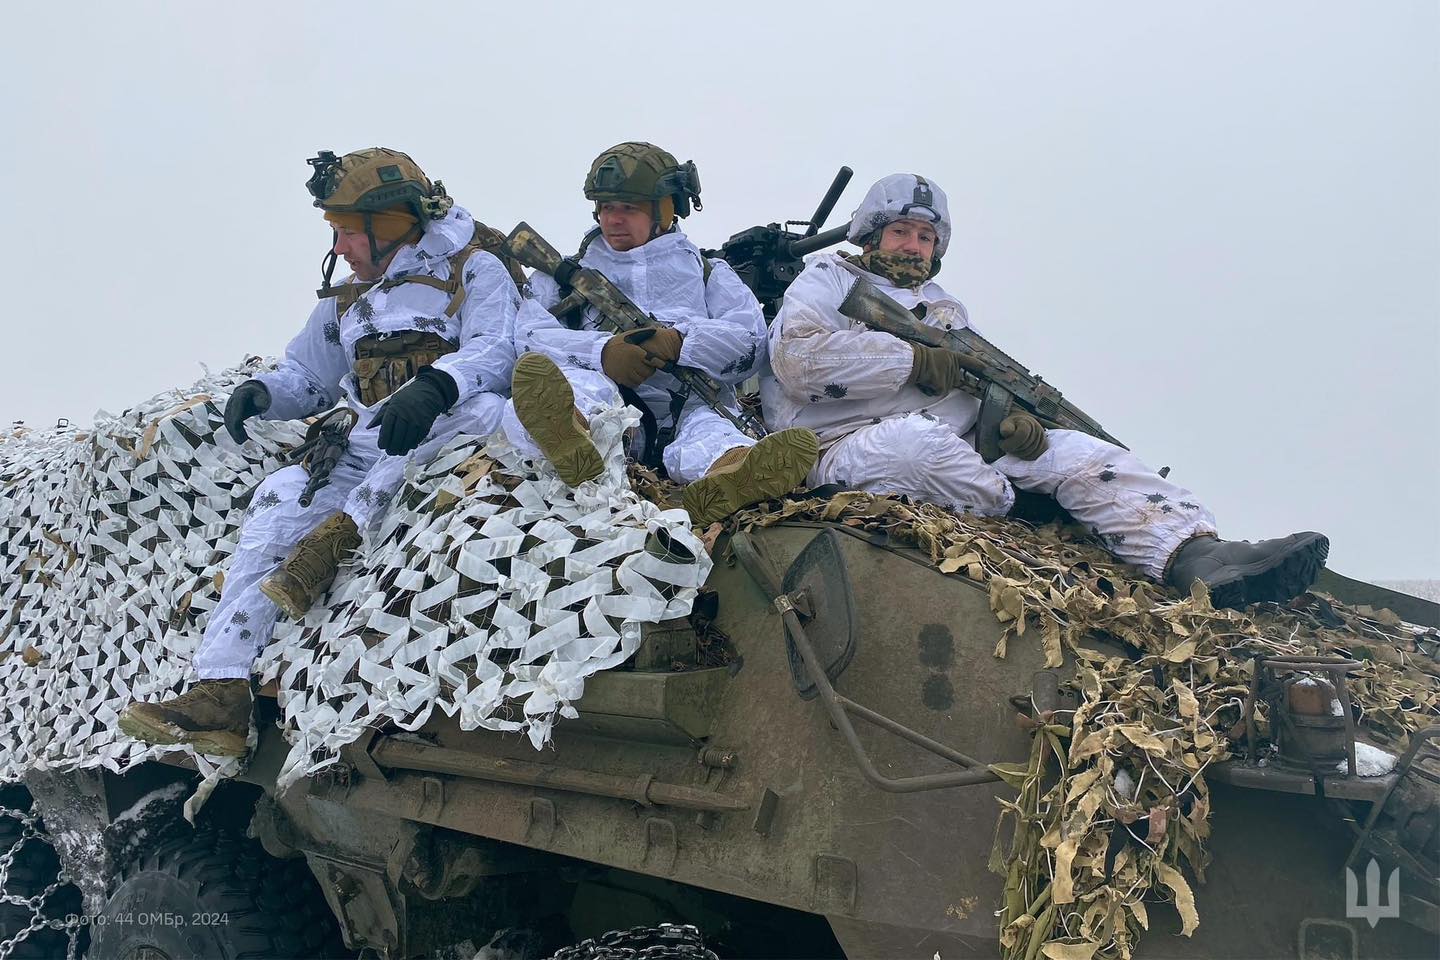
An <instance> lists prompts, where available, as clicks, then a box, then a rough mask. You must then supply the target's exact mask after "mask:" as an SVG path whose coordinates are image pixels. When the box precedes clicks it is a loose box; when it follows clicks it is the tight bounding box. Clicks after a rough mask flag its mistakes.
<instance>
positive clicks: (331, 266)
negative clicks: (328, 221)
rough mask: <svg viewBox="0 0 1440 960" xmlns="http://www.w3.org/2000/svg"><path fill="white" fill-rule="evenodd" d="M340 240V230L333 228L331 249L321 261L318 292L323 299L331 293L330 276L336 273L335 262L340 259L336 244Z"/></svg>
mask: <svg viewBox="0 0 1440 960" xmlns="http://www.w3.org/2000/svg"><path fill="white" fill-rule="evenodd" d="M339 240H340V232H339V231H338V230H331V231H330V250H329V252H328V253H326V254H325V259H324V260H322V261H321V262H320V276H321V280H320V289H319V291H318V293H319V294H320V299H321V300H324V299H325V298H326V297H328V296H329V295H330V278H331V277H332V276H334V274H335V262H336V261H337V260H339V259H340V257H339V255H338V254H336V253H335V244H336V243H338V242H339Z"/></svg>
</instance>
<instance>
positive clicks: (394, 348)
mask: <svg viewBox="0 0 1440 960" xmlns="http://www.w3.org/2000/svg"><path fill="white" fill-rule="evenodd" d="M482 250H483V251H485V252H486V253H489V254H491V255H493V256H494V257H495V258H496V259H498V260H499V261H500V262H501V263H502V264H504V265H505V270H506V272H507V273H509V275H510V279H511V281H512V282H513V283H514V284H515V285H516V286H517V287H519V286H520V285H521V284H523V283H524V282H525V273H524V271H523V270H522V269H521V268H520V265H519V264H518V263H516V262H515V261H514V260H512V259H511V258H510V256H509V255H508V253H507V252H506V251H505V236H504V234H502V233H500V232H499V231H498V230H495V229H493V228H491V227H487V226H486V225H485V224H483V223H481V222H480V221H478V220H477V221H475V232H474V233H473V234H472V235H471V237H470V242H469V243H467V244H466V245H465V246H463V247H461V248H460V249H459V250H457V251H456V252H455V253H454V254H452V255H451V256H450V257H449V259H448V263H449V264H450V279H448V280H441V279H439V278H438V277H432V276H429V275H428V274H423V273H420V274H410V275H407V276H403V277H388V278H386V279H383V280H369V281H359V282H354V283H342V284H339V285H336V286H329V285H327V286H324V287H321V288H320V289H319V290H318V291H316V293H317V295H318V296H319V298H320V299H321V300H327V299H331V298H333V299H334V300H335V316H336V317H337V318H338V317H343V316H344V315H345V313H346V311H348V310H349V309H350V308H351V307H353V306H354V305H355V302H356V301H357V300H359V299H360V298H361V297H362V296H364V295H365V294H366V293H369V292H370V291H371V290H379V291H381V292H382V293H384V292H388V291H390V290H393V289H395V288H396V287H398V286H401V285H403V284H407V283H419V284H423V285H425V286H427V287H434V288H435V289H436V290H440V291H442V292H444V293H446V294H448V295H449V296H450V302H449V303H447V304H446V305H445V316H447V317H452V318H453V317H454V316H455V315H456V314H457V313H459V312H460V308H461V307H462V306H463V305H464V304H465V297H466V290H465V282H464V268H465V261H467V260H469V259H470V257H472V256H473V255H474V254H475V253H477V252H479V251H482ZM459 348H460V345H459V344H458V343H455V342H453V341H450V340H447V339H445V338H444V337H442V336H440V335H439V334H435V333H429V332H426V331H421V330H404V331H400V332H397V333H391V334H387V335H384V336H369V337H363V338H361V339H360V340H358V341H357V342H356V343H355V357H354V359H353V361H352V367H353V369H354V373H355V382H356V386H357V388H358V390H359V393H360V402H361V403H363V404H365V405H366V406H373V405H374V404H377V403H379V402H380V401H381V400H384V399H385V398H386V397H388V396H390V395H391V394H392V393H394V392H395V391H396V390H399V389H400V388H401V387H402V386H404V385H405V384H406V383H408V382H409V381H410V379H411V378H412V377H414V376H415V374H416V373H417V372H418V371H419V370H420V368H422V367H426V366H429V365H430V364H432V363H434V362H435V361H436V360H438V359H439V358H440V357H443V356H444V355H445V354H447V353H454V352H455V351H456V350H458V349H459Z"/></svg>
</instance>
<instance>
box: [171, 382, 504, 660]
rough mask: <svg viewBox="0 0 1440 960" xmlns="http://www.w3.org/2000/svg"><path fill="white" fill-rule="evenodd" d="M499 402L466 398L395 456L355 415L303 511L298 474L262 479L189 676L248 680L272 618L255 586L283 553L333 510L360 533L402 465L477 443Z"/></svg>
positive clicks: (274, 613)
mask: <svg viewBox="0 0 1440 960" xmlns="http://www.w3.org/2000/svg"><path fill="white" fill-rule="evenodd" d="M504 403H505V400H504V398H503V397H501V396H499V395H498V394H494V393H485V392H481V393H476V394H474V395H473V396H471V397H470V398H469V399H468V400H466V401H465V402H464V403H461V404H460V405H459V406H457V407H455V408H454V409H453V410H451V411H450V412H449V413H446V414H442V415H441V416H440V418H439V419H438V420H436V421H435V425H434V426H433V427H432V428H431V429H430V435H429V436H428V437H426V438H425V441H424V442H423V443H421V444H420V446H418V447H416V448H415V449H414V450H412V451H411V452H410V453H408V454H406V455H405V456H401V457H392V456H389V455H388V454H386V453H383V452H382V451H381V450H380V448H379V447H378V446H376V440H378V439H379V436H380V428H379V427H378V426H377V427H373V428H371V427H368V426H366V424H368V423H369V422H370V420H371V418H373V417H374V416H375V412H376V411H377V410H378V409H380V407H378V406H376V407H370V408H368V409H364V408H357V411H358V412H359V414H360V419H359V421H357V422H356V424H355V429H354V430H353V431H351V433H350V446H349V447H348V448H347V449H346V450H345V453H344V454H343V455H342V456H341V458H340V462H339V463H337V464H336V465H335V470H334V472H333V473H331V474H330V482H329V483H328V484H326V485H325V486H323V487H321V488H320V489H319V490H318V491H317V492H316V493H315V497H314V499H313V500H312V501H311V502H310V506H308V507H302V506H300V494H301V492H302V491H303V490H304V488H305V482H306V480H307V479H308V476H307V474H306V473H305V468H304V467H301V466H298V465H296V466H289V467H284V468H282V469H280V470H277V471H275V472H274V473H272V474H270V476H268V477H266V478H265V479H264V480H262V481H261V482H260V485H259V486H257V487H256V488H255V493H254V495H253V496H252V497H251V498H250V508H249V510H248V511H247V512H246V516H245V521H244V522H243V523H242V524H241V525H240V540H239V543H237V544H236V546H235V553H234V555H232V556H231V558H230V563H229V565H228V566H227V568H226V570H225V583H224V586H223V588H222V590H221V592H220V603H219V605H218V606H216V608H215V609H214V611H212V612H211V614H210V620H209V622H208V623H206V625H205V636H204V638H203V639H202V640H201V641H200V649H199V650H197V651H196V653H195V660H194V667H195V675H196V677H198V678H199V679H201V680H229V679H233V678H244V677H249V676H250V665H251V663H252V662H253V661H254V660H255V657H256V656H257V655H258V654H259V653H260V651H261V650H262V649H263V648H264V646H265V644H267V643H269V642H270V637H271V634H272V633H273V632H274V629H275V621H276V619H277V618H278V617H279V614H280V611H279V608H278V607H276V606H275V603H274V602H273V601H272V600H270V599H269V598H268V597H266V596H265V595H264V594H263V593H261V592H260V584H261V583H262V582H264V580H265V578H266V577H268V576H270V574H272V573H274V572H275V570H276V568H277V567H279V566H280V563H281V562H282V561H283V560H284V559H285V557H286V556H287V555H289V553H290V549H291V548H292V547H294V546H295V544H297V543H299V542H300V540H301V539H302V538H304V536H305V535H306V534H307V533H309V532H310V531H312V530H314V529H315V528H316V527H318V526H320V524H321V522H323V521H324V520H325V518H326V517H329V516H331V515H332V514H334V513H336V512H337V511H341V510H343V511H344V512H345V513H347V514H349V515H350V519H352V520H354V521H355V525H356V526H357V527H359V528H360V530H361V531H364V530H366V529H367V528H369V527H370V526H371V525H372V524H373V523H374V522H375V521H376V520H378V519H379V518H380V517H381V515H383V514H384V512H385V508H386V507H387V506H389V504H390V500H391V498H392V497H394V496H395V491H396V490H398V489H399V488H400V484H401V482H402V481H403V480H404V479H405V467H406V465H407V464H408V463H410V462H411V461H412V460H414V461H418V462H421V463H424V462H425V461H427V460H430V459H431V458H433V457H434V456H435V455H436V454H437V453H439V452H440V449H441V448H442V447H443V446H445V444H447V443H449V442H450V441H451V440H453V439H455V437H457V436H459V435H460V434H471V435H475V436H482V437H483V436H489V435H490V434H492V433H494V432H495V431H496V430H498V429H499V427H500V417H501V413H502V411H503V408H504Z"/></svg>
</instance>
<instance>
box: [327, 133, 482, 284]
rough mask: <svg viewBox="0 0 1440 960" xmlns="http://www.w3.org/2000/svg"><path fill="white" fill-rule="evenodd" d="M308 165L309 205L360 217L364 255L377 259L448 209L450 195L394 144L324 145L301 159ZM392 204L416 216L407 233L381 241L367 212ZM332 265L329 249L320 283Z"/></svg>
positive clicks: (415, 235)
mask: <svg viewBox="0 0 1440 960" xmlns="http://www.w3.org/2000/svg"><path fill="white" fill-rule="evenodd" d="M305 162H306V163H308V164H310V166H311V167H313V168H314V170H315V172H314V173H313V174H311V176H310V179H309V180H308V181H306V183H305V188H306V189H307V190H309V191H310V195H311V196H312V197H314V198H315V206H317V207H319V208H320V209H321V210H324V211H326V212H327V213H355V214H360V215H361V216H362V217H363V218H364V224H365V235H366V236H367V237H369V238H370V256H371V258H372V259H373V260H374V261H375V262H376V263H379V262H380V260H381V259H383V258H384V257H385V256H386V255H388V254H389V253H390V252H391V251H393V250H395V249H396V248H397V247H399V246H401V245H402V244H404V243H409V242H413V241H414V240H415V239H416V238H417V237H418V236H419V234H420V233H423V232H424V229H425V224H426V223H427V222H428V221H430V220H438V219H440V218H441V217H443V216H445V214H446V213H447V212H449V210H450V207H451V206H453V205H454V203H455V201H454V200H451V199H450V197H449V196H448V195H447V194H446V193H445V185H444V184H442V183H441V182H440V181H439V180H436V181H434V182H433V183H432V182H431V181H430V178H429V177H427V176H425V171H423V170H421V169H420V167H419V165H418V164H416V163H415V161H414V160H411V159H410V157H409V156H408V155H406V154H403V153H401V152H400V151H399V150H391V149H389V148H387V147H371V148H370V149H368V150H356V151H355V152H354V153H347V154H345V156H343V157H337V156H335V154H334V153H333V152H331V151H329V150H321V151H320V153H319V155H318V156H314V157H311V158H310V159H309V160H306V161H305ZM396 207H400V208H403V209H405V210H407V211H409V212H410V213H411V214H412V215H413V216H414V217H415V220H416V221H417V223H416V228H415V231H413V235H408V234H407V235H406V236H402V237H400V238H399V239H398V240H395V241H393V242H391V243H388V244H386V245H385V246H384V247H381V246H380V244H379V243H378V242H377V241H376V239H375V232H374V229H373V227H372V224H371V217H372V216H373V215H374V214H377V213H380V212H381V211H383V210H390V209H394V208H396ZM334 267H335V254H334V251H333V250H332V251H331V253H330V255H329V256H328V257H326V262H325V287H324V289H328V288H329V286H330V274H331V271H332V270H334Z"/></svg>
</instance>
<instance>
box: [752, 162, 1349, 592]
mask: <svg viewBox="0 0 1440 960" xmlns="http://www.w3.org/2000/svg"><path fill="white" fill-rule="evenodd" d="M950 232H951V221H950V215H949V211H948V209H947V206H946V200H945V194H944V192H943V191H942V190H941V189H940V187H939V186H938V185H937V184H935V183H934V182H933V181H931V180H927V179H926V178H924V177H919V176H915V175H912V174H895V175H893V176H889V177H885V178H884V179H882V180H880V181H879V182H878V183H876V184H875V185H874V186H873V187H871V188H870V191H869V192H868V193H867V194H866V196H865V199H864V201H863V202H862V203H861V204H860V207H859V209H858V210H856V211H855V215H854V217H853V218H852V219H851V222H850V229H849V233H848V237H849V239H850V240H851V242H853V243H855V244H857V245H859V246H860V247H862V248H863V253H862V254H860V255H858V256H854V255H848V254H844V253H839V254H832V253H824V254H819V255H817V256H815V257H812V258H811V259H810V260H809V262H808V264H807V265H806V268H805V270H804V271H802V272H801V274H800V276H799V277H797V278H796V280H795V282H794V283H793V284H791V286H790V288H789V290H788V291H787V292H786V294H785V300H784V304H783V306H782V307H781V309H780V312H779V314H778V315H777V316H776V318H775V322H774V324H772V326H771V328H770V363H771V367H772V369H773V374H772V375H769V376H766V377H763V378H762V380H761V398H762V400H763V404H764V409H765V416H766V420H767V423H768V424H769V426H770V427H771V428H772V429H780V428H788V427H797V426H803V427H809V428H810V429H812V430H814V431H815V432H816V434H818V436H819V438H820V442H821V445H822V447H823V453H822V454H821V456H820V459H819V461H818V462H817V463H816V465H815V468H814V469H813V470H812V471H811V472H810V476H809V482H810V484H811V485H812V486H819V485H822V484H838V485H839V486H842V487H846V488H850V489H858V490H871V491H874V492H877V493H890V494H905V495H908V496H910V497H914V498H915V499H917V500H925V501H929V502H931V503H937V504H940V505H942V506H944V507H948V508H950V509H954V510H960V511H969V512H972V513H976V514H979V515H982V516H1003V515H1005V514H1006V513H1008V512H1009V511H1010V508H1011V507H1012V505H1013V504H1014V502H1015V490H1016V489H1017V488H1018V489H1021V490H1028V491H1035V492H1038V493H1042V494H1049V495H1052V496H1053V497H1054V498H1055V499H1056V500H1057V501H1059V503H1060V505H1061V506H1062V507H1064V508H1065V509H1066V510H1067V511H1069V513H1070V514H1071V515H1072V516H1073V517H1074V518H1075V519H1076V520H1077V521H1079V522H1080V523H1083V524H1085V525H1086V526H1088V527H1089V528H1090V530H1091V531H1092V532H1093V533H1094V534H1095V535H1096V536H1097V537H1098V538H1099V539H1100V540H1101V541H1102V542H1103V543H1104V544H1105V545H1106V546H1107V547H1108V548H1109V549H1110V551H1111V552H1112V553H1114V554H1115V555H1116V556H1117V557H1119V558H1120V559H1122V560H1124V561H1126V562H1128V563H1132V564H1134V565H1135V566H1137V567H1140V568H1141V569H1142V570H1143V571H1144V572H1145V573H1146V574H1148V575H1149V576H1150V577H1152V578H1154V579H1156V580H1163V581H1166V582H1169V583H1171V584H1173V585H1175V586H1177V587H1180V588H1182V589H1188V588H1189V586H1190V584H1191V582H1192V581H1194V580H1196V579H1200V580H1203V581H1205V583H1207V584H1208V585H1209V587H1210V590H1211V593H1212V597H1213V599H1214V601H1215V602H1216V604H1217V605H1223V606H1240V605H1243V604H1245V603H1253V602H1256V601H1261V600H1275V601H1283V600H1287V599H1289V598H1290V597H1292V596H1294V595H1295V594H1297V593H1299V592H1300V591H1302V590H1304V589H1305V588H1306V587H1307V586H1309V585H1310V583H1312V582H1313V580H1314V578H1315V576H1316V575H1317V573H1318V571H1319V568H1320V567H1321V566H1322V565H1323V563H1324V561H1325V556H1326V553H1327V551H1328V549H1329V542H1328V541H1327V540H1326V538H1325V537H1324V536H1322V535H1321V534H1318V533H1298V534H1293V535H1291V536H1289V537H1285V538H1283V539H1277V540H1265V541H1261V542H1259V543H1254V544H1252V543H1247V542H1243V541H1242V542H1231V541H1222V540H1219V539H1217V538H1216V535H1215V533H1216V528H1215V518H1214V517H1213V516H1212V515H1211V513H1210V511H1209V510H1207V509H1206V508H1205V507H1204V506H1203V505H1202V504H1201V502H1200V500H1199V498H1198V497H1196V496H1195V495H1194V494H1192V493H1191V492H1190V491H1188V490H1186V489H1184V488H1183V487H1180V486H1177V485H1176V484H1174V483H1171V482H1170V481H1168V480H1166V479H1165V478H1164V477H1161V476H1160V475H1159V474H1157V473H1156V472H1155V471H1153V470H1151V469H1150V468H1149V467H1147V466H1145V464H1144V463H1142V462H1141V461H1140V460H1139V459H1138V458H1137V457H1136V456H1135V455H1134V454H1132V453H1130V452H1129V451H1128V450H1125V449H1123V448H1121V447H1118V446H1115V445H1114V444H1111V443H1107V442H1105V441H1103V440H1099V439H1096V438H1095V437H1092V436H1090V435H1089V434H1086V433H1080V432H1078V431H1074V430H1047V429H1045V428H1044V427H1043V426H1042V425H1041V424H1040V422H1039V421H1038V420H1036V419H1035V418H1034V417H1032V416H1030V415H1028V414H1018V415H1015V416H1012V417H1009V418H1007V419H1006V420H1005V421H1004V422H1002V423H1001V425H1000V436H999V447H1000V449H1001V450H1002V451H1003V453H1004V455H1003V456H1000V457H999V458H998V459H996V460H994V462H993V463H987V462H985V460H984V459H983V458H982V457H981V456H980V454H979V452H977V450H976V449H975V443H974V436H973V431H974V429H975V425H976V417H977V415H978V413H979V408H980V402H979V400H977V399H976V398H974V397H973V396H971V395H969V394H968V393H965V392H962V391H960V390H957V389H955V387H956V385H957V384H959V383H961V382H963V380H962V378H963V375H964V373H965V371H966V369H967V367H968V366H970V365H971V364H969V363H967V361H968V360H969V358H967V357H965V356H963V355H961V354H959V353H956V352H954V351H951V350H948V349H945V348H942V347H926V346H919V345H912V344H910V343H907V342H905V341H903V340H900V339H898V338H896V337H893V336H891V335H890V334H888V333H882V332H879V331H875V330H872V329H870V328H868V327H866V326H864V325H863V324H861V323H859V322H858V321H852V320H851V319H850V318H848V317H846V316H844V315H842V314H841V313H840V310H839V306H840V303H841V301H842V300H843V299H844V298H845V295H846V294H847V293H848V292H849V290H850V288H851V287H852V286H853V285H854V283H855V281H856V280H857V279H858V278H864V279H866V280H868V281H870V282H871V283H872V284H874V285H875V286H876V287H877V288H878V289H879V290H880V291H881V292H883V293H884V294H886V295H888V296H889V297H891V298H892V299H894V300H896V301H897V302H899V303H900V305H901V306H903V307H906V308H907V309H910V308H914V307H915V306H916V305H917V304H923V305H924V306H925V308H926V309H925V311H924V317H923V318H922V319H923V321H924V322H925V323H928V324H931V325H934V326H939V327H945V326H947V325H949V326H952V327H965V326H970V318H969V315H968V313H967V312H966V310H965V306H964V305H963V304H962V303H961V302H960V301H959V300H958V299H956V298H955V297H953V296H951V295H950V294H949V293H947V292H946V291H945V289H944V288H943V287H941V286H940V285H939V284H938V283H936V282H935V280H934V279H933V278H934V276H935V274H936V273H938V272H939V270H940V258H941V257H942V256H944V254H945V249H946V247H947V245H948V244H949V241H950ZM997 345H998V346H1000V347H1001V349H1004V344H1003V343H1001V344H997Z"/></svg>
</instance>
